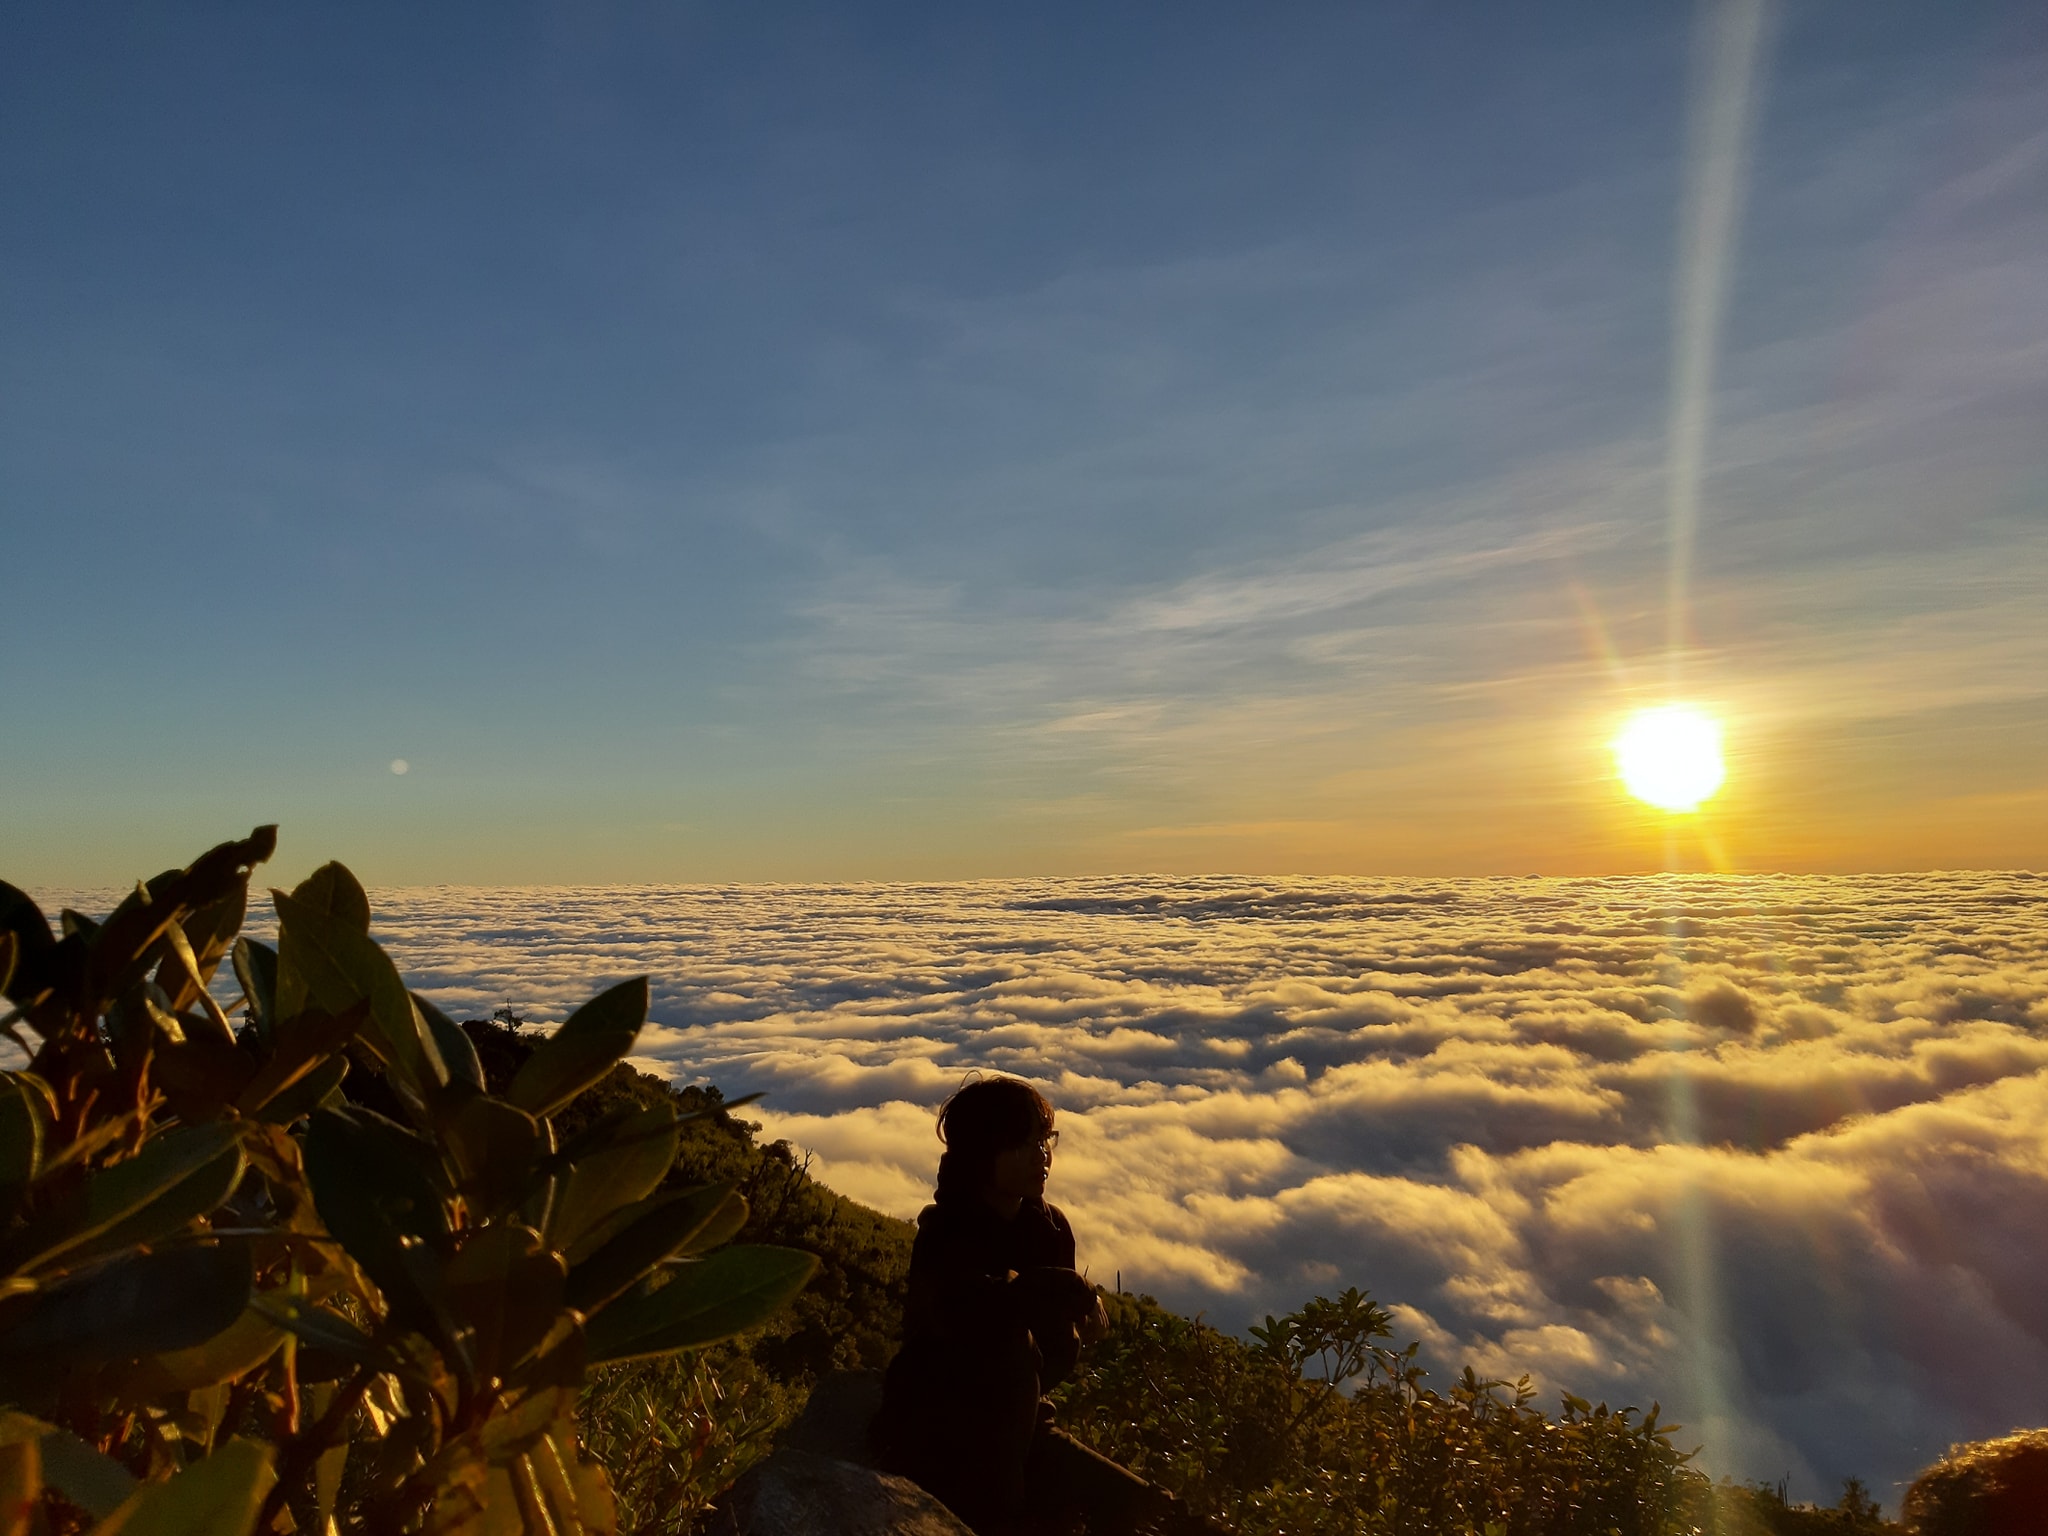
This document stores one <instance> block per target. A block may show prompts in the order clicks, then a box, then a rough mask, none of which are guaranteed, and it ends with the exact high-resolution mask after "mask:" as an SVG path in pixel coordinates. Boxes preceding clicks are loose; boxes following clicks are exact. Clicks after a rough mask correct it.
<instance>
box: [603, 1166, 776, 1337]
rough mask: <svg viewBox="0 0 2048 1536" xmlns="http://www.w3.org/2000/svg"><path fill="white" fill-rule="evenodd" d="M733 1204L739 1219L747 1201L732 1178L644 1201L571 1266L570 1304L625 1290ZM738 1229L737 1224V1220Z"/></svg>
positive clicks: (607, 1298) (606, 1298) (610, 1296)
mask: <svg viewBox="0 0 2048 1536" xmlns="http://www.w3.org/2000/svg"><path fill="white" fill-rule="evenodd" d="M728 1207H732V1208H734V1209H736V1211H737V1213H738V1218H739V1221H740V1222H744V1221H745V1220H746V1219H747V1202H746V1201H745V1200H743V1199H742V1198H741V1197H740V1196H738V1195H736V1194H734V1193H733V1189H732V1186H731V1185H730V1184H707V1185H705V1186H704V1187H703V1188H701V1189H693V1190H689V1191H688V1192H686V1193H684V1194H679V1195H666V1196H662V1197H658V1198H656V1199H653V1200H646V1201H642V1202H641V1203H640V1204H639V1205H638V1206H636V1207H634V1208H633V1209H632V1210H630V1211H629V1212H627V1213H625V1214H627V1215H628V1216H629V1217H630V1220H629V1221H627V1222H626V1223H625V1224H624V1225H622V1226H620V1227H619V1228H618V1229H617V1230H616V1231H614V1232H613V1233H612V1235H611V1236H609V1237H607V1238H606V1239H605V1242H604V1244H603V1246H602V1247H600V1248H598V1249H597V1251H596V1252H594V1253H592V1254H591V1255H590V1257H589V1258H587V1259H584V1260H583V1261H582V1262H581V1263H579V1264H577V1265H575V1266H574V1267H573V1268H571V1269H570V1271H569V1285H568V1290H567V1292H566V1293H565V1294H566V1298H567V1300H568V1303H569V1305H570V1306H572V1307H574V1308H576V1309H577V1310H578V1311H579V1312H583V1313H585V1314H589V1313H593V1312H596V1311H597V1310H598V1309H599V1308H600V1307H602V1306H603V1305H604V1304H605V1303H606V1302H608V1301H611V1300H613V1299H614V1298H615V1297H618V1296H621V1295H623V1294H624V1293H625V1292H626V1291H627V1290H628V1289H630V1288H631V1286H632V1285H633V1283H634V1282H635V1281H637V1280H638V1279H639V1278H640V1277H641V1276H642V1275H645V1274H646V1273H647V1272H648V1271H650V1270H651V1269H653V1268H654V1266H655V1265H657V1264H659V1263H660V1262H661V1261H662V1260H663V1259H666V1258H670V1257H672V1256H673V1255H675V1254H677V1253H680V1252H681V1251H682V1250H683V1247H684V1245H685V1244H687V1243H689V1242H690V1241H691V1239H693V1238H695V1237H697V1236H698V1234H700V1233H701V1232H703V1231H704V1230H705V1228H707V1227H708V1226H710V1225H711V1224H712V1223H713V1222H714V1221H715V1220H717V1219H718V1218H719V1217H720V1216H721V1215H722V1214H723V1213H724V1212H725V1211H726V1210H727V1208H728ZM734 1230H738V1226H737V1223H736V1224H735V1226H734Z"/></svg>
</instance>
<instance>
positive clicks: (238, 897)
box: [157, 884, 249, 1010]
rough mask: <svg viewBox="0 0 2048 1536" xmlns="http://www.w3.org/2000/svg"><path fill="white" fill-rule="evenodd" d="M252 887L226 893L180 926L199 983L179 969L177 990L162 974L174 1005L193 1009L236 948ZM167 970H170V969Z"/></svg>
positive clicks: (232, 889) (182, 966)
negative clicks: (222, 964) (236, 937)
mask: <svg viewBox="0 0 2048 1536" xmlns="http://www.w3.org/2000/svg"><path fill="white" fill-rule="evenodd" d="M248 906H249V887H248V886H247V885H246V884H237V885H235V886H233V887H232V888H231V889H229V890H228V891H227V892H226V893H225V894H223V895H221V896H219V897H217V898H216V899H214V900H213V901H210V902H208V903H207V904H206V905H205V906H203V907H200V908H199V909H198V910H197V911H195V912H194V913H193V914H192V915H191V916H190V917H188V918H186V919H185V921H184V922H183V923H182V924H180V925H179V927H180V928H181V929H182V931H183V933H184V938H185V944H186V947H187V949H188V951H189V953H190V957H191V960H192V962H193V965H192V967H191V968H192V969H193V970H196V971H197V972H198V977H197V979H196V980H195V979H194V978H192V977H191V976H188V975H185V974H183V973H184V970H185V966H184V964H183V962H182V961H180V963H179V965H178V966H177V968H176V969H177V972H178V974H177V978H176V979H177V980H178V983H179V985H178V986H176V987H173V986H172V985H171V984H170V982H169V981H168V980H166V979H165V976H164V970H163V969H160V970H159V971H158V977H157V979H158V981H159V982H160V983H162V985H163V988H164V990H165V991H166V992H169V993H170V994H171V1005H172V1007H173V1008H174V1009H177V1010H182V1009H186V1008H190V1007H192V1006H193V1005H194V1004H196V1003H197V1002H198V1001H199V999H200V994H201V993H202V992H203V991H204V990H205V988H206V984H207V983H208V982H210V981H212V980H213V973H214V972H215V971H217V970H219V969H220V963H221V961H223V960H225V959H226V958H227V955H228V951H229V950H230V949H231V948H232V947H233V945H234V942H235V935H236V934H237V933H239V932H240V931H241V927H242V918H243V916H244V915H245V914H246V912H247V911H248ZM165 969H169V968H168V967H166V968H165Z"/></svg>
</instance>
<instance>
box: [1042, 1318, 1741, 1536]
mask: <svg viewBox="0 0 2048 1536" xmlns="http://www.w3.org/2000/svg"><path fill="white" fill-rule="evenodd" d="M1105 1300H1106V1304H1107V1306H1108V1310H1109V1314H1110V1332H1109V1336H1108V1338H1106V1339H1105V1340H1104V1341H1103V1342H1102V1343H1100V1344H1098V1345H1097V1346H1096V1347H1095V1349H1094V1352H1093V1355H1092V1357H1091V1359H1090V1361H1089V1362H1088V1364H1087V1366H1086V1368H1085V1369H1084V1370H1083V1371H1082V1373H1081V1374H1080V1375H1079V1376H1078V1377H1077V1378H1076V1379H1075V1380H1073V1381H1072V1382H1070V1383H1068V1385H1067V1386H1066V1387H1064V1388H1063V1389H1062V1390H1061V1393H1060V1395H1059V1401H1060V1404H1061V1409H1062V1421H1063V1422H1064V1423H1065V1424H1066V1425H1067V1426H1068V1427H1069V1428H1070V1429H1071V1430H1072V1431H1073V1432H1074V1433H1075V1434H1076V1435H1078V1436H1079V1437H1080V1438H1082V1439H1084V1440H1086V1441H1087V1442H1088V1443H1089V1444H1091V1445H1093V1446H1094V1447H1095V1448H1096V1449H1098V1450H1100V1451H1102V1452H1103V1453H1104V1454H1106V1455H1110V1456H1114V1457H1116V1458H1117V1459H1118V1460H1120V1461H1123V1462H1125V1463H1126V1464H1128V1465H1130V1466H1131V1467H1133V1468H1135V1469H1136V1470H1138V1471H1140V1472H1142V1473H1143V1474H1144V1475H1146V1476H1147V1477H1150V1478H1153V1479H1154V1480H1156V1481H1158V1482H1160V1483H1163V1484H1165V1485H1166V1486H1167V1487H1169V1488H1171V1489H1172V1490H1173V1491H1174V1492H1176V1493H1178V1494H1180V1495H1181V1496H1182V1497H1184V1498H1185V1499H1187V1500H1188V1502H1189V1504H1190V1505H1191V1506H1192V1507H1193V1508H1194V1509H1195V1510H1196V1511H1197V1512H1198V1513H1200V1514H1202V1515H1204V1516H1207V1517H1208V1518H1210V1519H1212V1520H1215V1521H1218V1522H1220V1523H1222V1524H1224V1525H1227V1526H1229V1527H1231V1528H1233V1529H1235V1530H1238V1531H1241V1532H1244V1533H1245V1536H1268V1533H1271V1536H1279V1533H1281V1532H1286V1533H1289V1536H1309V1533H1329V1536H1337V1533H1345V1536H1350V1533H1367V1532H1371V1533H1379V1532H1386V1533H1397V1532H1398V1533H1410V1532H1413V1533H1418V1536H1419V1533H1424V1532H1427V1533H1431V1536H1435V1533H1445V1536H1451V1533H1464V1536H1580V1533H1584V1536H1666V1533H1674V1536H1675V1533H1678V1532H1683V1531H1690V1530H1695V1529H1697V1528H1698V1527H1699V1525H1700V1524H1701V1522H1702V1521H1703V1520H1704V1519H1705V1518H1706V1516H1707V1512H1708V1495H1709V1490H1708V1485H1707V1481H1706V1479H1705V1478H1704V1477H1702V1476H1701V1475H1700V1474H1699V1473H1697V1472H1695V1471H1693V1470H1692V1469H1691V1468H1690V1467H1689V1466H1688V1465H1687V1461H1688V1453H1686V1452H1682V1451H1679V1450H1677V1449H1676V1448H1675V1447H1674V1446H1673V1445H1672V1443H1671V1437H1672V1435H1673V1433H1674V1431H1675V1430H1676V1428H1677V1426H1675V1425H1668V1424H1660V1423H1658V1418H1657V1411H1656V1409H1655V1408H1654V1407H1653V1408H1652V1409H1651V1411H1650V1412H1649V1413H1648V1414H1647V1415H1644V1416H1641V1417H1638V1416H1637V1414H1636V1412H1635V1410H1634V1409H1626V1408H1625V1409H1620V1410H1615V1409H1610V1408H1609V1407H1607V1406H1606V1405H1605V1404H1604V1403H1603V1404H1600V1405H1598V1406H1595V1405H1593V1404H1590V1403H1587V1402H1585V1401H1584V1400H1582V1399H1579V1398H1576V1397H1570V1396H1567V1397H1566V1398H1565V1400H1564V1407H1563V1411H1562V1413H1561V1414H1560V1415H1559V1416H1558V1417H1556V1418H1554V1419H1553V1418H1550V1417H1547V1416H1546V1415H1544V1414H1543V1413H1541V1412H1539V1411H1537V1410H1536V1409H1535V1408H1533V1407H1532V1406H1531V1405H1530V1404H1531V1397H1532V1395H1533V1394H1532V1391H1531V1388H1530V1386H1529V1383H1528V1379H1527V1378H1526V1377H1524V1378H1523V1380H1522V1381H1521V1382H1520V1383H1518V1384H1517V1385H1515V1386H1514V1387H1509V1386H1508V1385H1507V1384H1506V1383H1504V1382H1497V1381H1482V1380H1480V1379H1478V1378H1477V1377H1476V1376H1475V1375H1474V1374H1473V1373H1472V1372H1471V1371H1470V1370H1469V1369H1468V1370H1467V1371H1466V1373H1465V1375H1464V1377H1463V1378H1462V1379H1461V1380H1460V1381H1458V1382H1457V1383H1455V1384H1454V1385H1453V1386H1452V1387H1451V1389H1450V1390H1449V1391H1448V1392H1447V1393H1442V1394H1439V1393H1437V1392H1435V1391H1433V1390H1430V1389H1428V1388H1426V1387H1424V1386H1423V1385H1422V1379H1423V1374H1424V1373H1423V1372H1422V1370H1421V1369H1420V1368H1419V1367H1418V1366H1417V1365H1416V1364H1415V1354H1416V1346H1414V1345H1410V1346H1408V1348H1406V1349H1404V1350H1393V1349H1389V1348H1387V1347H1386V1346H1384V1345H1383V1344H1381V1343H1380V1342H1379V1341H1380V1340H1382V1339H1385V1338H1386V1337H1388V1327H1387V1325H1388V1321H1389V1319H1388V1315H1387V1313H1386V1312H1385V1310H1384V1309H1382V1308H1381V1307H1379V1306H1378V1305H1377V1304H1376V1303H1374V1302H1373V1301H1371V1300H1370V1298H1368V1297H1366V1296H1365V1295H1363V1294H1362V1293H1360V1292H1358V1291H1356V1290H1350V1291H1346V1292H1345V1293H1344V1294H1343V1295H1341V1296H1339V1297H1336V1298H1334V1299H1331V1298H1326V1297H1319V1298H1317V1299H1316V1300H1315V1301H1313V1302H1310V1303H1309V1304H1308V1305H1307V1306H1305V1307H1303V1308H1302V1309H1301V1310H1300V1311H1298V1312H1294V1313H1291V1314H1289V1315H1288V1316H1287V1317H1284V1318H1272V1317H1269V1318H1267V1319H1266V1321H1265V1323H1264V1324H1263V1325H1261V1326H1259V1327H1256V1328H1254V1329H1253V1330H1252V1339H1251V1341H1250V1342H1249V1343H1247V1342H1244V1341H1241V1340H1238V1339H1234V1338H1231V1337H1230V1336H1229V1335H1227V1334H1224V1333H1221V1332H1219V1331H1218V1330H1216V1329H1214V1328H1211V1327H1208V1326H1207V1325H1206V1324H1203V1323H1201V1322H1199V1321H1190V1320H1189V1319H1186V1318H1182V1317H1176V1316H1175V1315H1174V1314H1172V1313H1170V1312H1168V1311H1166V1310H1165V1309H1164V1308H1162V1307H1160V1306H1159V1305H1158V1304H1157V1303H1156V1302H1154V1301H1153V1300H1152V1299H1151V1298H1150V1297H1143V1296H1114V1297H1108V1298H1105ZM1311 1367H1313V1368H1314V1369H1313V1370H1311ZM1346 1386H1350V1387H1351V1388H1352V1390H1350V1391H1348V1392H1347V1391H1345V1390H1344V1389H1345V1387H1346Z"/></svg>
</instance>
